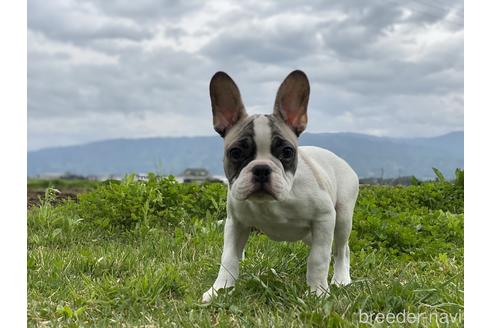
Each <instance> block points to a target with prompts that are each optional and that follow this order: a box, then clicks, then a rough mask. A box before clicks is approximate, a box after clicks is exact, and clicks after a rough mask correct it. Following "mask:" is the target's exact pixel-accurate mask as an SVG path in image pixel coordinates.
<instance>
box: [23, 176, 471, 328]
mask: <svg viewBox="0 0 492 328" xmlns="http://www.w3.org/2000/svg"><path fill="white" fill-rule="evenodd" d="M463 194H464V190H463V184H462V180H460V181H456V182H446V181H443V180H442V179H441V180H440V181H437V182H433V183H421V184H419V185H414V186H409V187H388V186H370V187H362V188H361V192H360V196H359V200H358V204H357V207H356V210H355V216H354V228H353V232H352V235H351V241H350V246H351V272H352V279H353V283H352V284H351V285H349V286H347V287H343V288H336V287H332V289H331V295H330V296H329V297H326V298H317V297H314V296H308V295H305V292H306V290H307V286H306V283H305V270H306V258H307V254H308V249H307V246H305V245H304V244H303V243H301V242H298V243H278V242H274V241H270V240H269V239H268V238H267V237H266V236H264V235H262V234H260V233H254V234H253V235H252V237H251V238H250V240H249V242H248V245H247V248H246V258H245V259H244V260H243V261H242V264H241V276H240V279H239V280H238V282H237V284H236V287H235V288H234V289H233V290H228V291H227V292H223V293H220V295H219V297H218V298H217V299H215V300H214V301H213V302H212V303H211V304H208V305H203V304H201V303H200V300H201V295H202V293H203V292H204V291H206V290H207V289H208V288H209V287H210V286H211V284H212V283H213V281H214V279H215V276H216V274H217V271H218V267H219V262H220V255H221V250H222V232H223V221H221V220H223V219H225V217H224V216H225V195H226V188H225V187H224V186H222V185H220V184H209V185H202V186H199V185H193V184H178V183H176V182H175V181H174V180H173V179H159V178H155V177H151V179H150V181H149V182H148V183H139V182H135V181H133V180H132V178H131V177H130V178H128V179H126V180H125V181H123V182H121V183H116V182H112V183H105V184H101V185H99V186H98V187H97V188H96V189H95V190H94V191H91V192H88V193H85V194H81V195H79V199H78V202H75V201H66V202H64V203H62V204H60V205H56V206H52V205H51V204H50V198H51V197H52V195H50V192H49V191H48V192H47V199H46V200H45V201H43V202H42V204H41V205H40V206H38V207H34V208H31V209H30V210H29V212H28V218H27V219H28V221H27V222H28V259H27V264H28V324H29V326H64V327H65V326H68V327H70V326H73V327H78V326H86V327H94V326H95V327H107V326H115V327H121V326H124V327H132V326H146V327H173V326H174V327H212V326H213V327H299V326H303V325H305V326H313V327H358V326H360V327H371V326H373V325H371V324H370V323H364V322H367V321H368V317H367V316H368V315H369V314H371V313H372V314H374V316H373V318H375V315H376V314H377V313H383V314H385V315H388V314H390V313H393V314H395V315H396V314H398V313H407V314H408V313H413V314H416V315H417V314H419V315H420V316H421V317H420V321H419V323H414V324H411V323H408V324H405V325H402V324H398V323H395V324H393V326H394V327H401V326H409V327H414V326H415V327H462V326H463V321H462V320H461V321H460V320H459V319H460V318H459V316H460V315H462V312H463V298H464V295H463V289H464V287H463V220H464V216H463ZM330 277H331V271H330ZM364 314H367V316H365V315H364ZM387 318H388V319H389V318H390V317H389V315H388V316H387ZM361 319H362V322H360V321H361ZM461 319H463V318H462V317H461ZM395 320H396V319H395ZM407 320H408V321H407V322H412V321H411V320H410V317H407ZM453 320H455V322H452V321H453ZM446 321H447V322H448V323H447V324H446ZM374 326H375V327H388V326H391V325H390V324H388V323H387V321H386V322H385V323H381V324H378V323H376V324H374Z"/></svg>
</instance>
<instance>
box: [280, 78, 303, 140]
mask: <svg viewBox="0 0 492 328" xmlns="http://www.w3.org/2000/svg"><path fill="white" fill-rule="evenodd" d="M308 101H309V80H308V78H307V76H306V74H305V73H304V72H303V71H299V70H296V71H293V72H291V73H290V74H289V75H288V76H287V77H286V78H285V80H284V82H282V84H281V85H280V87H279V89H278V91H277V98H276V99H275V106H274V109H273V114H274V115H275V116H277V117H279V118H281V119H282V120H283V121H284V122H285V123H286V124H287V125H288V126H289V127H290V128H291V129H292V131H294V133H295V134H296V135H297V136H299V135H300V134H301V133H302V131H304V129H305V128H306V125H307V106H308Z"/></svg>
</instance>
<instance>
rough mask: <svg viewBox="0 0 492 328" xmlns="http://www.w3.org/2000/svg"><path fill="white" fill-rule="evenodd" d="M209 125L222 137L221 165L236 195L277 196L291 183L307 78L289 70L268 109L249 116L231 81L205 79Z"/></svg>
mask: <svg viewBox="0 0 492 328" xmlns="http://www.w3.org/2000/svg"><path fill="white" fill-rule="evenodd" d="M210 99H211V102H212V112H213V122H214V129H215V131H217V133H219V134H220V135H221V136H222V137H223V138H224V150H225V151H224V171H225V174H226V177H227V179H228V180H229V189H230V191H231V194H232V196H233V197H234V198H236V199H237V200H246V199H250V200H255V201H265V200H280V199H282V198H284V196H285V195H286V194H287V193H289V191H290V190H291V188H292V183H293V180H294V175H295V172H296V169H297V161H298V156H297V147H298V143H297V137H298V136H299V135H300V134H301V133H302V131H304V129H305V128H306V124H307V105H308V100H309V81H308V79H307V76H306V74H304V73H303V72H302V71H298V70H297V71H293V72H292V73H290V74H289V75H288V76H287V77H286V78H285V80H284V81H283V82H282V84H281V85H280V87H279V89H278V92H277V97H276V99H275V105H274V109H273V114H271V115H251V116H248V114H247V113H246V110H245V108H244V105H243V102H242V100H241V94H240V92H239V89H238V87H237V86H236V84H235V83H234V81H233V80H232V79H231V78H230V77H229V75H227V74H226V73H224V72H217V73H216V74H215V75H214V76H213V77H212V80H211V81H210Z"/></svg>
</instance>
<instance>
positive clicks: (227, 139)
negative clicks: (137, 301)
mask: <svg viewBox="0 0 492 328" xmlns="http://www.w3.org/2000/svg"><path fill="white" fill-rule="evenodd" d="M309 93H310V87H309V80H308V78H307V76H306V74H305V73H304V72H302V71H299V70H295V71H293V72H291V73H290V74H289V75H288V76H287V77H286V78H285V80H284V81H283V82H282V84H281V85H280V87H279V89H278V92H277V96H276V99H275V104H274V108H273V114H270V115H258V114H257V115H248V114H247V113H246V110H245V108H244V105H243V102H242V99H241V94H240V92H239V89H238V87H237V85H236V84H235V83H234V81H233V80H232V79H231V77H229V75H227V74H226V73H224V72H217V73H216V74H215V75H214V76H213V77H212V79H211V81H210V98H211V103H212V113H213V125H214V129H215V131H217V133H218V134H219V135H220V136H222V137H223V138H224V149H225V150H224V171H225V175H226V177H227V179H228V181H229V186H228V193H227V218H226V220H225V224H224V247H223V253H222V258H221V264H220V269H219V273H218V276H217V279H216V280H215V282H214V284H213V286H212V287H211V288H210V289H209V290H208V291H206V292H205V293H204V294H203V298H202V301H203V302H205V303H207V302H210V301H211V300H212V298H213V297H214V296H216V295H217V291H218V290H219V289H222V288H228V287H232V286H234V284H235V281H236V279H237V278H238V275H239V262H240V260H241V259H242V256H243V250H244V247H245V244H246V241H247V240H248V237H249V234H250V230H251V228H252V227H255V228H257V229H259V230H260V231H262V232H263V233H265V234H266V235H267V236H268V237H269V238H271V239H273V240H276V241H292V242H293V241H298V240H302V241H304V242H305V243H306V244H307V245H309V247H310V252H309V256H308V259H307V274H306V279H307V284H308V286H309V291H308V292H312V293H315V294H316V295H318V296H322V295H326V294H327V293H329V286H328V269H329V266H330V258H331V250H332V243H333V241H335V252H334V253H335V255H334V260H335V263H334V275H333V278H332V281H331V283H332V284H336V285H347V284H349V283H350V282H351V279H350V251H349V245H348V240H349V235H350V232H351V230H352V215H353V211H354V206H355V202H356V200H357V196H358V193H359V179H358V177H357V174H356V173H355V172H354V170H352V168H351V167H350V166H349V165H348V164H347V163H346V162H345V161H344V160H343V159H341V158H340V157H338V156H336V155H335V154H334V153H332V152H330V151H328V150H325V149H323V148H318V147H299V146H298V140H297V138H298V137H299V135H300V134H301V133H302V132H303V131H304V129H305V128H306V124H307V107H308V100H309Z"/></svg>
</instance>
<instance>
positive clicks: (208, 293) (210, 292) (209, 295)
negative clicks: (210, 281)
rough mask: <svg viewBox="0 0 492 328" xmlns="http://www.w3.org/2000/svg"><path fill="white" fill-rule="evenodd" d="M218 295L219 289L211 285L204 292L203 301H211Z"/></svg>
mask: <svg viewBox="0 0 492 328" xmlns="http://www.w3.org/2000/svg"><path fill="white" fill-rule="evenodd" d="M216 296H217V291H216V290H215V289H214V288H213V287H210V289H209V290H207V291H206V292H205V293H203V296H202V303H210V301H212V299H213V298H214V297H216Z"/></svg>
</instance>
